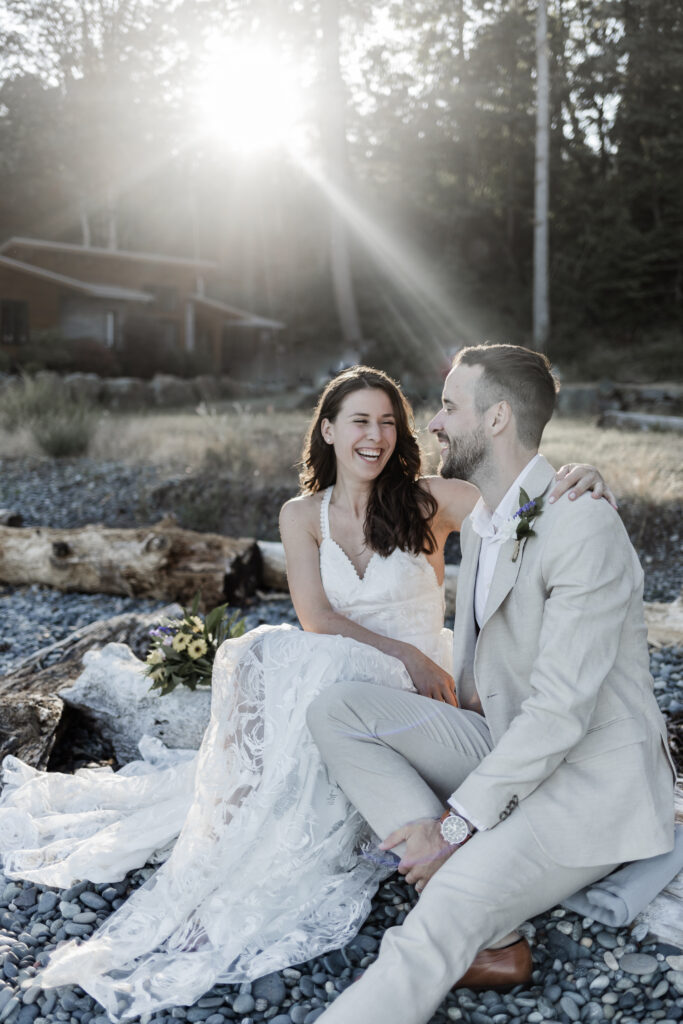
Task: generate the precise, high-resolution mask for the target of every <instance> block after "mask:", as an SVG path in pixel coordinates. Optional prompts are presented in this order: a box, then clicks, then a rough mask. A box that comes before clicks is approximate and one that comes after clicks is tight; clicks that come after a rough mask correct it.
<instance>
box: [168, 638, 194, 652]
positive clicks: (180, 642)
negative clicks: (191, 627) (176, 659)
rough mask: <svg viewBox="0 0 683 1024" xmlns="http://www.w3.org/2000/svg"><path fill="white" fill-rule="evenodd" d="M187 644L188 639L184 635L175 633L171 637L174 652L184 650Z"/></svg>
mask: <svg viewBox="0 0 683 1024" xmlns="http://www.w3.org/2000/svg"><path fill="white" fill-rule="evenodd" d="M189 642H190V641H189V637H188V636H187V635H186V634H185V633H176V635H175V636H174V637H173V641H172V643H171V646H172V647H173V650H174V651H178V652H180V651H184V650H185V648H186V647H187V645H188V643H189Z"/></svg>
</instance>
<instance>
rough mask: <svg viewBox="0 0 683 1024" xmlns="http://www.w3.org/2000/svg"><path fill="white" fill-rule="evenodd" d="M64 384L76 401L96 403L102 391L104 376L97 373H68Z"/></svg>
mask: <svg viewBox="0 0 683 1024" xmlns="http://www.w3.org/2000/svg"><path fill="white" fill-rule="evenodd" d="M64 385H65V387H66V389H67V391H68V392H69V396H70V397H71V398H72V399H74V401H76V402H78V401H81V402H93V403H94V402H96V401H97V400H98V398H99V397H100V392H101V391H102V378H101V377H99V376H98V375H97V374H96V373H67V374H66V376H65V377H64Z"/></svg>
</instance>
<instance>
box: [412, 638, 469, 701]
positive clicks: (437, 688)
mask: <svg viewBox="0 0 683 1024" xmlns="http://www.w3.org/2000/svg"><path fill="white" fill-rule="evenodd" d="M401 661H402V662H403V664H404V665H405V667H406V668H407V669H408V674H409V675H410V678H411V679H412V681H413V685H414V687H415V689H416V690H417V692H418V693H419V694H421V695H422V696H423V697H431V698H432V700H441V701H443V702H444V703H445V704H452V705H453V707H454V708H457V706H458V701H457V698H456V696H455V682H454V680H453V676H449V674H448V672H445V671H444V669H442V668H441V667H440V666H439V665H437V664H436V662H435V661H432V659H431V658H428V657H427V655H426V654H422V652H421V651H418V649H417V648H416V647H412V646H410V645H407V650H406V652H405V653H404V654H402V656H401Z"/></svg>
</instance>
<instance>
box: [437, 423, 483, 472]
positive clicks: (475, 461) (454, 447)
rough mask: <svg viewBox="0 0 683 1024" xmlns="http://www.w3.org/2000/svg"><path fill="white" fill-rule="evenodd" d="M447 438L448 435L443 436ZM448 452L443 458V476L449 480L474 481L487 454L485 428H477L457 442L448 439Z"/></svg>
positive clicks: (441, 468) (440, 470)
mask: <svg viewBox="0 0 683 1024" xmlns="http://www.w3.org/2000/svg"><path fill="white" fill-rule="evenodd" d="M441 436H443V437H446V435H445V434H444V435H441ZM447 440H448V451H447V452H446V453H445V455H443V456H442V463H441V466H440V467H439V472H440V474H441V476H443V477H446V479H448V480H453V479H456V480H472V479H473V477H474V475H475V473H476V472H477V470H478V469H479V468H480V466H481V465H482V463H483V462H484V460H485V458H486V454H487V446H486V435H485V434H484V428H483V427H476V428H475V429H474V430H472V431H470V433H469V434H467V435H465V436H464V437H460V438H458V440H457V441H455V440H454V439H453V438H452V437H448V438H447Z"/></svg>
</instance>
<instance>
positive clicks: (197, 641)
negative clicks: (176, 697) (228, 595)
mask: <svg viewBox="0 0 683 1024" xmlns="http://www.w3.org/2000/svg"><path fill="white" fill-rule="evenodd" d="M198 608H199V594H196V595H195V598H194V601H193V602H192V607H191V608H189V609H188V608H183V615H182V618H180V619H164V620H163V621H162V622H160V623H159V625H158V626H155V627H154V629H152V630H150V637H151V638H152V644H151V647H150V651H149V654H148V655H147V660H146V666H145V675H148V676H149V677H150V678H151V679H152V686H151V689H152V690H159V692H160V694H161V696H162V697H163V696H164V694H166V693H170V692H171V691H172V690H175V688H176V686H181V685H182V686H188V687H189V688H190V689H191V690H195V689H196V688H197V687H198V686H211V672H212V670H213V661H214V658H215V657H216V651H217V650H218V648H219V647H220V645H221V644H222V643H223V641H224V640H228V639H231V638H232V637H237V636H242V634H243V633H244V628H245V627H244V619H240V618H238V616H239V612H234V613H233V614H232V615H228V614H227V605H225V604H222V605H219V606H218V608H214V609H213V611H211V612H209V614H208V615H207V616H206V618H205V619H202V617H201V616H200V615H198V614H197V609H198Z"/></svg>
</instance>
